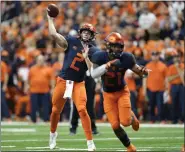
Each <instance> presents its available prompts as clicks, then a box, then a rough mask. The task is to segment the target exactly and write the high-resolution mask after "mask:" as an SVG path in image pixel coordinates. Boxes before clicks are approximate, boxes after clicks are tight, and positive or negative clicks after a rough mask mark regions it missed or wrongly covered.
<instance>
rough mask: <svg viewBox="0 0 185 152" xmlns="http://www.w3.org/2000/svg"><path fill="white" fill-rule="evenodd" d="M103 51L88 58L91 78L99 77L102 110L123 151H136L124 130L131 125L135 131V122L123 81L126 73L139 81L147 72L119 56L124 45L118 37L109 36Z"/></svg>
mask: <svg viewBox="0 0 185 152" xmlns="http://www.w3.org/2000/svg"><path fill="white" fill-rule="evenodd" d="M105 41H106V48H107V51H96V52H95V53H94V54H93V55H92V58H91V61H92V62H93V63H94V65H93V66H94V67H95V68H94V69H92V70H91V75H92V77H93V78H96V77H99V76H101V79H102V84H103V90H104V92H103V96H104V110H105V113H106V115H107V117H108V120H109V122H110V123H111V126H112V129H113V131H114V133H115V135H116V136H117V137H118V139H119V140H120V141H121V142H122V144H123V145H124V146H125V147H126V148H127V151H136V148H135V146H134V145H133V144H131V142H130V139H129V138H128V136H127V134H126V132H125V131H124V129H123V128H122V127H121V126H120V124H121V125H123V126H125V127H127V126H130V125H132V128H133V129H134V130H135V131H137V130H138V129H139V121H138V120H137V118H136V116H135V114H134V113H133V112H132V110H131V103H130V92H129V89H128V87H127V85H126V83H125V81H124V75H125V72H126V70H127V69H131V70H132V71H133V72H135V73H136V74H138V75H139V76H141V77H144V76H147V75H148V72H149V69H146V68H145V67H142V66H139V65H137V64H136V61H135V58H134V56H133V55H132V54H131V53H127V52H123V48H124V41H123V38H122V36H121V35H120V34H119V33H116V32H112V33H111V34H109V35H108V36H107V37H106V39H105Z"/></svg>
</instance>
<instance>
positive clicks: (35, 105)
mask: <svg viewBox="0 0 185 152" xmlns="http://www.w3.org/2000/svg"><path fill="white" fill-rule="evenodd" d="M30 99H31V120H32V122H36V121H37V120H36V119H37V118H36V113H37V111H38V94H37V93H31V96H30Z"/></svg>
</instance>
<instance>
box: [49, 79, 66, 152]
mask: <svg viewBox="0 0 185 152" xmlns="http://www.w3.org/2000/svg"><path fill="white" fill-rule="evenodd" d="M65 85H66V81H65V80H63V79H59V78H58V80H57V84H56V86H55V89H54V91H53V97H52V113H51V116H50V123H51V126H50V141H49V146H50V149H54V148H55V146H56V138H57V135H58V134H57V132H56V129H57V124H58V121H59V119H60V113H61V112H62V109H63V108H64V105H65V102H66V100H65V99H64V98H63V95H64V91H65Z"/></svg>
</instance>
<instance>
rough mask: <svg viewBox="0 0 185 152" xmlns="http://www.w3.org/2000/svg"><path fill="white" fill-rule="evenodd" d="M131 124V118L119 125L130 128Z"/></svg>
mask: <svg viewBox="0 0 185 152" xmlns="http://www.w3.org/2000/svg"><path fill="white" fill-rule="evenodd" d="M131 122H132V119H131V118H127V119H125V120H122V121H121V124H122V125H123V126H124V127H128V126H130V124H131Z"/></svg>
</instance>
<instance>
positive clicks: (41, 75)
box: [28, 55, 54, 122]
mask: <svg viewBox="0 0 185 152" xmlns="http://www.w3.org/2000/svg"><path fill="white" fill-rule="evenodd" d="M28 84H29V91H30V100H31V119H32V121H33V122H36V112H37V111H38V110H39V106H40V105H41V106H42V108H43V120H44V121H49V107H50V88H51V90H53V88H54V76H53V72H52V69H51V68H50V67H48V66H46V65H45V59H44V56H43V55H39V56H38V57H37V58H36V65H34V66H32V67H31V68H30V71H29V74H28ZM51 92H52V91H51Z"/></svg>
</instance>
